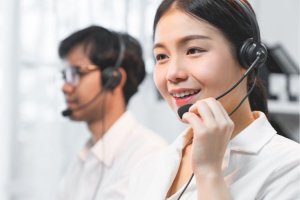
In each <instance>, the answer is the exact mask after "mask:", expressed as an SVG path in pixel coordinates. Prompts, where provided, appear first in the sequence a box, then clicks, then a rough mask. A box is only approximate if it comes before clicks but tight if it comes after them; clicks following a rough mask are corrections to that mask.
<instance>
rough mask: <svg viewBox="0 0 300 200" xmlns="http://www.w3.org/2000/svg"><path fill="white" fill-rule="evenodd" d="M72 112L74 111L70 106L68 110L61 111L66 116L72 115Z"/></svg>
mask: <svg viewBox="0 0 300 200" xmlns="http://www.w3.org/2000/svg"><path fill="white" fill-rule="evenodd" d="M72 113H73V111H72V110H71V109H69V108H67V109H66V110H64V111H62V112H61V114H62V116H64V117H69V116H71V115H72Z"/></svg>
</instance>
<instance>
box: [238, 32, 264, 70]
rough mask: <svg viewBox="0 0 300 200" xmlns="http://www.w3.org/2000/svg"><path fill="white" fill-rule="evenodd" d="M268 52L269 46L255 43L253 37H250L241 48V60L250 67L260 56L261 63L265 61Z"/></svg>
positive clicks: (245, 65)
mask: <svg viewBox="0 0 300 200" xmlns="http://www.w3.org/2000/svg"><path fill="white" fill-rule="evenodd" d="M267 54H268V53H267V48H266V46H265V45H264V44H262V43H255V42H254V41H253V38H249V39H247V40H246V41H245V42H244V44H243V45H242V47H241V49H240V61H241V64H242V66H244V67H246V68H249V67H250V66H251V64H252V63H253V62H254V60H255V59H256V58H257V57H258V56H260V60H259V63H264V62H265V61H266V59H267ZM260 66H261V65H260Z"/></svg>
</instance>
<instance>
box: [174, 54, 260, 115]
mask: <svg viewBox="0 0 300 200" xmlns="http://www.w3.org/2000/svg"><path fill="white" fill-rule="evenodd" d="M263 56H265V55H263ZM260 60H261V57H260V55H259V56H257V58H256V59H255V61H254V62H253V63H252V65H251V66H250V67H249V68H248V70H247V71H246V72H245V73H244V75H243V76H242V77H241V78H240V79H239V80H238V81H237V82H236V83H235V84H234V85H233V86H232V87H231V88H229V89H228V90H227V91H226V92H224V93H223V94H221V95H220V96H218V97H217V98H216V100H219V99H221V98H222V97H224V96H226V95H227V94H228V93H230V92H231V91H232V90H234V89H235V88H236V87H237V86H238V85H239V84H240V83H241V82H242V81H243V80H244V79H245V78H246V77H247V76H248V75H249V74H250V72H251V71H252V70H254V69H257V68H258V67H259V66H260V65H262V64H263V63H261V62H260ZM256 71H257V70H256ZM255 83H256V77H255V79H254V82H253V85H252V87H251V88H250V89H249V91H248V93H247V95H246V96H245V97H244V98H243V100H242V101H241V103H242V102H243V101H244V100H245V99H246V97H248V96H249V94H250V93H251V92H252V90H253V89H254V86H255ZM241 103H240V104H239V105H238V106H237V107H236V108H235V109H234V110H233V111H232V112H231V113H230V114H229V115H231V114H233V113H234V112H235V111H236V110H237V108H238V107H239V106H240V105H241ZM192 105H193V104H186V105H183V106H181V107H180V108H179V109H178V111H177V113H178V115H179V117H180V119H182V116H183V114H184V113H186V112H188V111H189V109H190V107H191V106H192Z"/></svg>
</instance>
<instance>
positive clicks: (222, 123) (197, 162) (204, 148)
mask: <svg viewBox="0 0 300 200" xmlns="http://www.w3.org/2000/svg"><path fill="white" fill-rule="evenodd" d="M183 120H184V121H185V122H186V123H188V124H190V125H191V127H192V129H193V135H194V139H193V145H192V156H191V161H192V169H193V172H194V173H195V175H196V176H197V174H200V175H209V174H213V175H220V174H221V173H222V161H223V157H224V154H225V151H226V148H227V145H228V143H229V140H230V138H231V134H232V132H233V129H234V124H233V122H232V120H231V119H230V117H229V116H228V114H227V112H226V111H225V109H224V107H223V106H222V104H221V103H220V102H219V101H217V100H215V99H214V98H207V99H203V100H199V101H197V102H196V103H195V104H194V105H193V106H191V107H190V109H189V112H186V113H185V114H184V115H183Z"/></svg>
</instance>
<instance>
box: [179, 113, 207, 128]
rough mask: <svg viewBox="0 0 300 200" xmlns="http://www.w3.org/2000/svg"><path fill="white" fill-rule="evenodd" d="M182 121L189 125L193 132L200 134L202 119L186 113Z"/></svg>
mask: <svg viewBox="0 0 300 200" xmlns="http://www.w3.org/2000/svg"><path fill="white" fill-rule="evenodd" d="M182 119H183V120H184V121H186V122H187V123H188V124H189V125H191V127H192V129H193V132H194V133H195V132H200V131H201V130H203V129H204V126H203V122H202V119H200V118H199V116H198V115H196V114H195V113H192V112H186V113H184V114H183V116H182Z"/></svg>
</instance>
